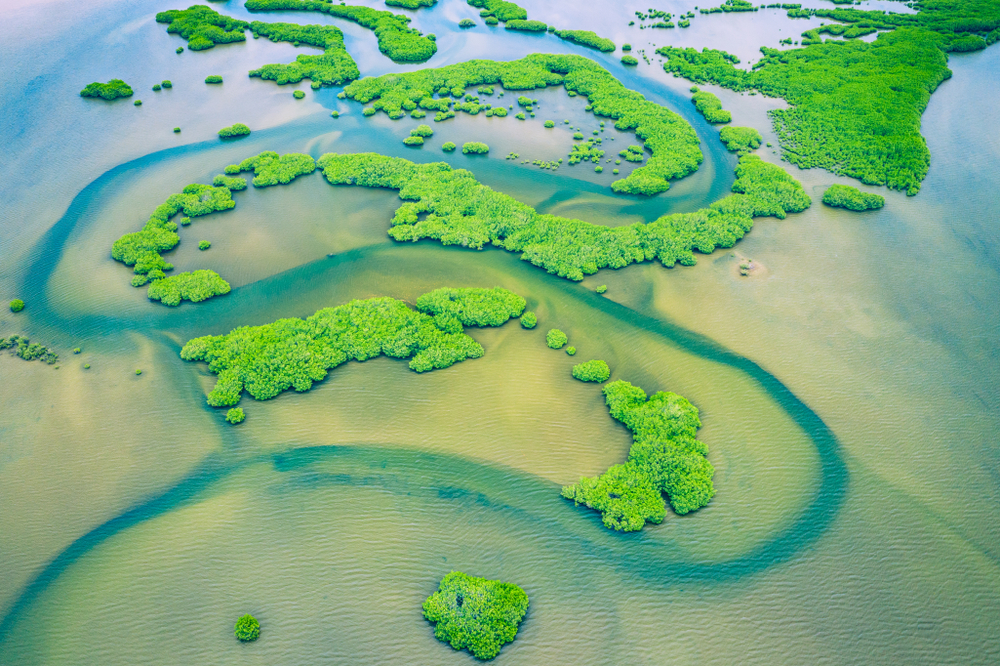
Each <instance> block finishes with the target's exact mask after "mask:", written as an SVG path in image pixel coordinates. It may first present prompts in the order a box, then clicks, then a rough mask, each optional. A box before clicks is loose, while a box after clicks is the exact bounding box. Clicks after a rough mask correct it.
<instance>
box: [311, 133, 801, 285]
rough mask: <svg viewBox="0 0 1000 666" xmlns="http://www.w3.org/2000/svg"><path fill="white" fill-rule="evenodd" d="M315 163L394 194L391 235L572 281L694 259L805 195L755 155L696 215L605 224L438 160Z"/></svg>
mask: <svg viewBox="0 0 1000 666" xmlns="http://www.w3.org/2000/svg"><path fill="white" fill-rule="evenodd" d="M318 164H319V166H320V168H322V169H323V175H324V176H325V177H326V179H327V180H328V181H329V182H330V183H333V184H335V185H361V186H364V187H385V188H390V189H395V190H399V191H400V193H399V196H400V198H401V199H403V204H402V205H401V206H400V207H399V209H398V210H397V211H396V215H395V217H394V218H393V220H392V228H391V229H390V230H389V235H390V236H392V237H393V238H394V239H396V240H399V241H405V240H409V241H416V240H420V239H422V238H434V239H437V240H440V241H441V242H442V243H444V244H445V245H463V246H465V247H472V248H476V249H481V248H482V247H483V246H484V245H486V244H492V245H495V246H497V247H501V248H504V249H506V250H508V251H512V252H520V253H521V258H522V259H523V260H525V261H530V262H531V263H533V264H535V265H536V266H541V267H542V268H544V269H545V270H547V271H548V272H550V273H554V274H556V275H559V276H560V277H565V278H569V279H571V280H582V279H583V277H584V276H585V275H589V274H592V273H596V272H597V271H598V270H599V269H601V268H622V267H624V266H627V265H629V264H631V263H635V262H641V261H651V260H653V259H656V260H659V261H660V262H662V263H663V264H664V265H665V266H673V265H674V264H676V263H681V264H683V265H691V264H693V263H695V257H694V253H693V250H698V251H699V252H704V253H709V252H712V251H713V250H714V249H715V248H716V247H732V246H733V244H734V243H735V242H736V241H737V240H739V239H740V238H741V237H742V236H743V234H745V233H746V232H747V231H749V230H750V228H751V227H752V226H753V218H754V217H760V216H765V215H773V216H775V217H779V218H784V217H785V214H786V213H788V212H799V211H802V210H805V209H806V208H807V207H808V206H809V204H810V201H809V197H808V196H807V195H806V193H805V191H803V189H802V186H801V185H800V184H799V183H798V182H797V181H795V180H794V179H793V178H792V177H791V176H789V175H788V174H787V173H785V171H784V170H782V169H781V168H780V167H777V166H774V165H772V164H768V163H767V162H764V161H763V160H761V159H760V158H759V157H757V156H755V155H747V156H744V157H742V158H740V163H739V165H738V166H737V168H736V182H735V183H734V184H733V192H734V194H733V195H730V196H728V197H726V198H724V199H722V200H720V201H717V202H715V203H714V204H712V205H711V206H709V207H708V208H705V209H702V210H700V211H696V212H694V213H676V214H671V215H665V216H663V217H661V218H659V219H658V220H655V221H653V222H650V223H648V224H642V223H639V224H633V225H628V226H621V227H605V226H601V225H596V224H591V223H588V222H583V221H581V220H573V219H567V218H563V217H558V216H555V215H543V214H539V213H538V212H536V211H535V210H534V209H533V208H531V207H530V206H527V205H526V204H523V203H521V202H519V201H517V200H516V199H514V198H513V197H511V196H509V195H506V194H503V193H500V192H496V191H494V190H492V189H490V188H489V187H487V186H485V185H482V184H481V183H479V182H477V181H476V179H475V177H474V176H473V175H472V173H470V172H468V171H465V170H464V169H458V170H456V169H452V168H451V167H450V166H449V165H447V164H444V163H440V162H439V163H431V164H414V163H413V162H410V161H408V160H404V159H402V158H396V157H386V156H383V155H376V154H373V153H357V154H350V155H337V154H336V153H329V154H327V155H323V156H322V157H321V158H320V159H319V161H318Z"/></svg>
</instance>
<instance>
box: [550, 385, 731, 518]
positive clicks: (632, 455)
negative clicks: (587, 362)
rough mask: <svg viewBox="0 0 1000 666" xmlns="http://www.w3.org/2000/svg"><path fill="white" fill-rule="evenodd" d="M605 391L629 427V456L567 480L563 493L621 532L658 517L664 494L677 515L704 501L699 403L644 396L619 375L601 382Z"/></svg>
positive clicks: (709, 492) (708, 479)
mask: <svg viewBox="0 0 1000 666" xmlns="http://www.w3.org/2000/svg"><path fill="white" fill-rule="evenodd" d="M604 396H605V400H606V402H607V405H608V409H609V410H610V412H611V416H612V418H614V419H616V420H618V421H621V422H622V424H623V425H624V426H625V427H626V428H628V429H629V430H631V431H632V438H633V440H632V448H631V450H630V451H629V455H628V461H626V462H625V463H623V464H620V465H614V466H613V467H611V468H610V469H608V471H606V472H605V473H604V474H601V475H600V476H596V477H591V478H588V477H584V478H581V479H580V481H579V482H578V483H576V484H574V485H571V486H566V487H565V488H563V490H562V495H563V497H565V498H566V499H570V500H573V501H574V502H575V503H576V504H583V505H586V506H588V507H590V508H591V509H594V510H596V511H600V512H601V519H602V521H603V522H604V525H605V526H606V527H608V528H610V529H613V530H620V531H623V532H635V531H637V530H641V529H642V528H643V526H644V525H645V524H646V523H647V522H649V523H661V522H663V519H664V517H666V513H667V509H666V503H665V502H664V500H663V496H664V495H666V496H667V499H668V501H669V502H670V507H671V508H672V509H673V510H674V512H675V513H677V514H679V515H683V514H685V513H689V512H691V511H694V510H696V509H700V508H701V507H703V506H705V505H706V504H708V502H709V501H710V500H711V499H712V496H713V495H714V494H715V488H714V486H713V484H712V475H713V473H714V471H715V470H714V468H713V467H712V463H710V462H708V460H707V459H706V457H705V456H707V455H708V448H707V447H706V446H705V444H704V443H703V442H701V441H699V440H698V439H696V435H697V431H698V428H700V427H701V420H700V419H699V418H698V409H697V408H696V407H695V406H694V405H692V404H691V403H690V402H688V401H687V400H686V399H685V398H683V397H681V396H679V395H677V394H676V393H666V392H663V391H660V392H659V393H655V394H653V395H651V396H649V398H647V397H646V393H645V392H644V391H643V390H642V389H641V388H639V387H638V386H633V385H632V384H629V383H628V382H624V381H616V382H612V383H610V384H608V385H607V386H605V387H604Z"/></svg>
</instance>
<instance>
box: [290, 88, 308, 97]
mask: <svg viewBox="0 0 1000 666" xmlns="http://www.w3.org/2000/svg"><path fill="white" fill-rule="evenodd" d="M305 96H306V94H305V93H304V92H302V91H301V90H296V91H295V92H293V93H292V97H294V98H295V99H303V98H304V97H305Z"/></svg>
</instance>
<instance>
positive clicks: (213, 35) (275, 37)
mask: <svg viewBox="0 0 1000 666" xmlns="http://www.w3.org/2000/svg"><path fill="white" fill-rule="evenodd" d="M156 20H157V22H159V23H166V24H167V32H169V33H173V34H177V35H180V36H181V37H182V38H184V39H186V40H187V42H188V48H189V49H191V50H192V51H203V50H205V49H210V48H212V47H213V46H215V45H216V44H229V43H232V42H242V41H245V40H246V31H247V30H248V29H249V30H250V31H251V32H252V33H253V36H254V37H255V38H256V37H259V36H263V37H267V38H268V39H270V40H271V41H272V42H290V43H292V44H295V46H298V45H299V44H308V45H309V46H315V47H317V48H321V49H323V54H322V55H300V56H298V57H297V58H296V59H295V62H293V63H290V64H287V65H284V64H277V65H264V66H263V67H260V68H258V69H254V70H251V71H250V76H252V77H253V76H256V77H260V78H262V79H264V80H267V81H275V82H276V83H278V84H279V85H281V84H285V83H298V82H299V81H301V80H302V79H304V78H307V79H310V80H311V81H312V84H313V87H314V88H319V87H320V86H333V85H341V84H343V83H346V82H348V81H353V80H354V79H356V78H358V76H359V75H360V72H359V71H358V66H357V63H355V62H354V58H352V57H351V55H350V54H349V53H348V52H347V48H346V47H345V46H344V33H343V32H341V30H340V28H337V27H336V26H332V25H299V24H297V23H264V22H262V21H253V22H247V21H241V20H239V19H234V18H231V17H228V16H223V15H222V14H219V13H218V12H216V11H215V10H214V9H210V8H209V7H205V6H204V5H194V6H192V7H189V8H188V9H171V10H169V11H166V12H160V13H159V14H157V15H156ZM206 82H207V81H206Z"/></svg>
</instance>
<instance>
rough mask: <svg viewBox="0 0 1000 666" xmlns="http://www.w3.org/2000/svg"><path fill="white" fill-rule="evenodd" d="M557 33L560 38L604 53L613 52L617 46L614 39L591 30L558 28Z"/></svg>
mask: <svg viewBox="0 0 1000 666" xmlns="http://www.w3.org/2000/svg"><path fill="white" fill-rule="evenodd" d="M555 35H556V37H558V38H559V39H565V40H566V41H567V42H573V43H574V44H580V45H581V46H587V47H589V48H592V49H597V50H598V51H603V52H604V53H611V52H612V51H614V50H615V49H616V48H617V47H616V46H615V43H614V42H613V41H611V40H610V39H607V38H605V37H601V36H599V35H598V34H597V33H595V32H593V31H591V30H556V31H555Z"/></svg>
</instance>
